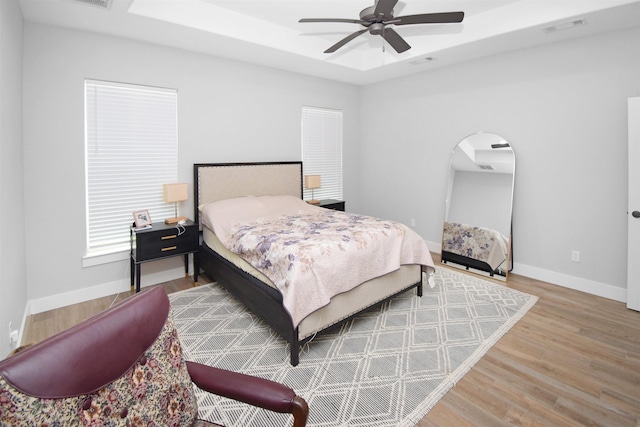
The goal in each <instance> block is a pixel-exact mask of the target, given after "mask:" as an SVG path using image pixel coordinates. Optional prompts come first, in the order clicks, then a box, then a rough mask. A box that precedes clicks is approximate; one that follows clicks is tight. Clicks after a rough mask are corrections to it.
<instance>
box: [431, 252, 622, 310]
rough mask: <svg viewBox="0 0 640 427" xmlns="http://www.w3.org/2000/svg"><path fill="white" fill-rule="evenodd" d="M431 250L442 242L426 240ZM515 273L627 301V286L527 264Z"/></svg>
mask: <svg viewBox="0 0 640 427" xmlns="http://www.w3.org/2000/svg"><path fill="white" fill-rule="evenodd" d="M426 243H427V247H428V248H429V250H430V251H431V252H434V253H438V254H440V253H442V246H441V243H440V242H428V241H427V242H426ZM513 273H514V274H519V275H521V276H525V277H529V278H531V279H536V280H540V281H542V282H547V283H551V284H553V285H557V286H562V287H564V288H569V289H574V290H576V291H581V292H586V293H588V294H591V295H596V296H599V297H603V298H608V299H611V300H614V301H619V302H627V288H620V287H618V286H612V285H608V284H606V283H600V282H595V281H593V280H588V279H583V278H581V277H575V276H570V275H568V274H564V273H558V272H555V271H550V270H544V269H542V268H538V267H532V266H530V265H526V264H519V263H517V262H516V263H513Z"/></svg>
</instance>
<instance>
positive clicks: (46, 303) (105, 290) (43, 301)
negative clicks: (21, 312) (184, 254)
mask: <svg viewBox="0 0 640 427" xmlns="http://www.w3.org/2000/svg"><path fill="white" fill-rule="evenodd" d="M192 265H193V264H192V263H191V262H190V263H189V268H190V271H189V274H193V272H192V271H191V268H192ZM181 277H184V267H177V268H172V269H170V270H165V271H160V272H157V273H153V274H147V275H142V277H141V278H140V282H141V285H140V287H141V288H144V287H147V286H153V285H157V284H158V283H164V282H168V281H170V280H176V279H179V278H181ZM130 283H131V282H130V279H129V278H127V279H121V280H117V281H114V282H109V283H103V284H101V285H97V286H91V287H88V288H82V289H78V290H75V291H70V292H64V293H61V294H56V295H51V296H48V297H43V298H37V299H33V300H29V301H27V305H26V308H25V318H26V316H29V315H32V314H37V313H42V312H44V311H48V310H54V309H56V308H60V307H65V306H68V305H71V304H78V303H81V302H85V301H90V300H93V299H96V298H102V297H107V296H110V295H116V294H118V293H121V292H129V291H130V290H131V286H130Z"/></svg>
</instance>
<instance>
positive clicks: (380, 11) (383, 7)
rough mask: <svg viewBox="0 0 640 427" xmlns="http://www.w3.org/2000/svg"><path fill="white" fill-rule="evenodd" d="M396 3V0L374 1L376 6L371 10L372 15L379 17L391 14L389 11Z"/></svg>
mask: <svg viewBox="0 0 640 427" xmlns="http://www.w3.org/2000/svg"><path fill="white" fill-rule="evenodd" d="M397 3H398V0H378V1H377V2H376V8H375V9H374V11H373V16H375V17H379V16H380V15H382V16H383V17H389V16H391V11H392V10H393V8H394V7H395V6H396V4H397Z"/></svg>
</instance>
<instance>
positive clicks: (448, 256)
mask: <svg viewBox="0 0 640 427" xmlns="http://www.w3.org/2000/svg"><path fill="white" fill-rule="evenodd" d="M441 257H442V263H443V264H446V263H447V262H449V261H450V262H453V263H456V264H458V265H462V266H463V267H466V268H467V270H468V269H469V268H475V269H476V270H480V271H486V272H487V273H489V276H491V277H493V276H494V275H498V276H506V273H502V272H501V271H500V270H493V269H492V268H491V266H490V265H489V264H487V263H486V262H484V261H478V260H477V259H473V258H469V257H466V256H463V255H458V254H454V253H453V252H448V251H442V255H441Z"/></svg>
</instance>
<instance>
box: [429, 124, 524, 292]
mask: <svg viewBox="0 0 640 427" xmlns="http://www.w3.org/2000/svg"><path fill="white" fill-rule="evenodd" d="M507 153H508V154H507ZM456 172H465V173H483V174H489V173H490V174H495V175H498V174H511V178H510V180H509V179H508V178H505V179H501V178H499V177H498V176H495V177H492V178H488V175H487V176H486V177H487V178H488V179H483V180H474V181H476V182H474V183H472V184H469V185H472V186H473V185H479V182H480V181H490V180H491V179H494V180H495V181H497V182H500V184H501V188H503V191H502V192H501V193H500V194H499V195H498V193H494V194H493V195H495V197H494V199H493V202H498V203H499V204H501V205H502V210H503V211H504V210H507V211H508V212H500V213H501V215H498V214H493V213H492V212H490V211H488V210H484V209H483V210H477V209H470V210H472V211H474V213H475V215H472V216H473V217H474V219H475V218H476V216H477V215H479V212H482V213H485V211H486V214H485V219H478V221H479V222H480V224H475V222H476V221H469V222H467V221H460V220H458V221H456V219H460V218H467V217H466V216H465V215H464V214H460V212H461V210H460V206H459V204H460V203H462V202H458V199H460V197H458V198H457V199H456V201H457V203H456V204H455V206H456V207H457V210H456V212H457V213H456V215H454V218H453V221H452V218H451V205H452V198H453V196H454V184H455V178H456ZM515 172H516V156H515V152H514V150H513V146H512V145H511V143H510V142H508V141H507V140H506V139H505V138H503V137H502V136H500V135H498V134H495V133H491V132H476V133H474V134H471V135H468V136H467V137H465V138H463V139H462V140H461V141H460V142H459V143H458V144H457V145H456V146H455V147H454V148H453V150H451V155H450V158H449V178H448V180H447V181H448V182H447V191H446V199H445V215H444V224H443V230H442V241H441V244H442V246H441V254H442V256H441V261H440V262H441V264H444V265H447V266H451V267H455V268H461V269H465V270H467V271H470V272H473V273H477V274H481V275H483V276H488V277H491V278H494V279H499V280H504V281H507V280H508V276H509V272H510V271H512V270H513V197H514V190H515ZM483 184H484V182H483ZM509 184H510V189H509V190H508V194H506V195H505V192H504V190H505V189H507V187H508V186H509ZM458 187H459V186H458ZM475 191H476V193H471V194H475V195H476V196H478V197H480V196H482V199H476V200H466V201H464V202H465V203H468V204H469V206H473V207H475V206H479V204H478V202H480V203H482V202H484V201H485V200H486V198H484V197H485V196H487V195H490V196H492V194H491V193H489V192H487V191H484V190H483V191H478V188H475ZM474 197H475V196H473V197H469V196H467V199H473V198H474ZM489 198H491V197H489ZM493 202H492V201H491V200H490V201H489V203H493ZM474 203H475V204H474ZM507 204H508V209H507ZM483 206H486V205H483ZM464 207H465V206H463V208H464ZM470 217H471V216H470ZM494 217H496V218H501V221H497V222H496V220H495V219H494ZM488 218H491V219H488ZM471 223H474V224H471ZM505 233H506V234H505ZM478 248H480V249H478ZM446 249H450V250H446ZM456 251H457V253H456ZM474 251H476V252H482V253H481V255H480V256H477V257H476V258H474V257H472V256H469V255H470V254H471V253H475V252H474ZM492 266H496V267H495V268H493V267H492Z"/></svg>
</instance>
